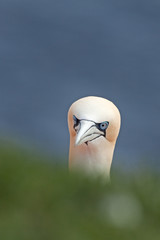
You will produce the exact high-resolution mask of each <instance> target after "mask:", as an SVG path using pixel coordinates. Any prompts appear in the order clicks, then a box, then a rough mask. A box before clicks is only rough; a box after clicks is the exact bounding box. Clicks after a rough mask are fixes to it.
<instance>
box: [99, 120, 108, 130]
mask: <svg viewBox="0 0 160 240" xmlns="http://www.w3.org/2000/svg"><path fill="white" fill-rule="evenodd" d="M108 124H109V122H107V121H106V122H102V123H100V124H99V128H100V129H101V130H105V129H106V128H107V127H108Z"/></svg>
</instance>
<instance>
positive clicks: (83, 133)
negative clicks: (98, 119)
mask: <svg viewBox="0 0 160 240" xmlns="http://www.w3.org/2000/svg"><path fill="white" fill-rule="evenodd" d="M101 135H104V134H103V133H102V132H101V131H100V130H98V129H97V127H96V125H95V123H94V122H92V121H88V120H81V123H80V129H79V131H78V133H77V136H76V140H75V145H80V144H82V143H86V142H88V141H92V140H94V139H95V138H97V137H100V136H101Z"/></svg>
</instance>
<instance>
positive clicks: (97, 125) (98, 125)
mask: <svg viewBox="0 0 160 240" xmlns="http://www.w3.org/2000/svg"><path fill="white" fill-rule="evenodd" d="M73 117H75V118H76V120H77V123H76V124H74V126H73V127H74V128H75V127H77V126H78V124H79V123H80V122H81V121H82V120H84V121H88V122H93V123H94V124H95V125H96V127H97V128H98V129H99V130H100V131H102V132H103V133H104V137H105V136H106V129H107V128H108V126H109V122H108V121H104V122H101V123H96V122H94V121H93V120H88V119H85V118H82V119H78V118H77V117H76V116H75V115H73ZM102 123H107V124H108V125H107V127H106V128H105V129H104V130H102V129H101V128H100V124H102ZM92 127H93V125H92V126H91V127H90V128H92ZM87 131H88V130H87Z"/></svg>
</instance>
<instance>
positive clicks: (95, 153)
mask: <svg viewBox="0 0 160 240" xmlns="http://www.w3.org/2000/svg"><path fill="white" fill-rule="evenodd" d="M120 124H121V117H120V112H119V110H118V108H117V107H116V106H115V105H114V104H113V103H112V102H111V101H109V100H107V99H105V98H102V97H94V96H89V97H84V98H81V99H79V100H77V101H76V102H74V103H73V104H72V105H71V107H70V108H69V111H68V128H69V133H70V148H69V169H70V170H72V169H81V170H82V171H85V172H87V173H91V174H96V175H102V176H104V177H106V178H109V177H110V167H111V163H112V158H113V153H114V148H115V144H116V140H117V137H118V134H119V130H120Z"/></svg>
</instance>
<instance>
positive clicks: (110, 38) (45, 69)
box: [0, 0, 160, 167]
mask: <svg viewBox="0 0 160 240" xmlns="http://www.w3.org/2000/svg"><path fill="white" fill-rule="evenodd" d="M159 26H160V2H159V1H157V0H153V1H144V0H136V1H128V0H122V1H118V0H112V1H111V0H106V1H103V0H99V1H90V0H81V1H75V0H74V1H73V0H68V1H64V0H59V1H55V0H52V1H51V0H46V1H42V0H39V1H31V0H1V1H0V32H1V34H0V59H1V64H0V97H1V101H0V138H1V139H11V140H16V141H17V142H19V143H20V144H22V145H24V146H27V147H34V148H37V149H41V151H45V152H47V153H49V154H56V155H63V156H64V157H65V161H67V157H68V147H69V133H68V128H67V111H68V108H69V107H70V105H71V104H72V103H73V102H74V101H75V100H77V99H78V98H81V97H84V96H88V95H95V96H102V97H104V98H107V99H109V100H111V101H113V102H114V103H115V104H116V105H117V106H118V108H119V109H120V112H121V115H122V127H121V132H120V136H119V139H118V143H117V147H116V152H115V160H114V162H113V164H115V165H116V164H118V165H122V164H123V165H125V166H129V167H130V166H131V167H133V166H138V164H139V163H140V161H141V159H142V158H145V157H147V158H150V160H151V161H150V162H151V163H152V164H156V166H157V164H158V160H157V159H158V158H157V157H158V156H159V155H160V146H159V143H160V141H159V137H160V131H159V130H160V125H159V123H160V113H159V109H160V94H159V92H160V79H159V76H160V31H159Z"/></svg>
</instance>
